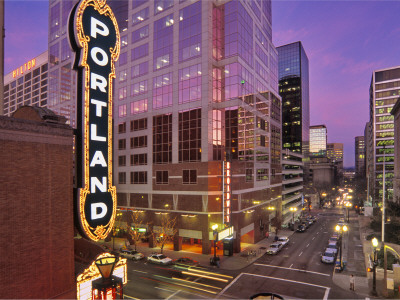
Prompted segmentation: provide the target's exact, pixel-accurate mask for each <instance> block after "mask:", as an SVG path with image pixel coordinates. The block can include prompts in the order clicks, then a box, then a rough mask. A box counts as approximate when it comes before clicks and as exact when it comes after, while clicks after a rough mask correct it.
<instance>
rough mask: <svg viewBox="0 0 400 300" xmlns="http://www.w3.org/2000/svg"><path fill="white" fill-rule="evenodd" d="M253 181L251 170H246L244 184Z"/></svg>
mask: <svg viewBox="0 0 400 300" xmlns="http://www.w3.org/2000/svg"><path fill="white" fill-rule="evenodd" d="M251 181H253V169H246V182H251Z"/></svg>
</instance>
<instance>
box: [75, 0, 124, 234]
mask: <svg viewBox="0 0 400 300" xmlns="http://www.w3.org/2000/svg"><path fill="white" fill-rule="evenodd" d="M68 29H69V41H70V45H71V48H72V49H73V51H74V52H76V53H75V62H74V69H76V70H78V101H77V127H78V129H77V135H76V153H77V160H76V170H77V171H76V174H77V187H78V189H77V193H76V195H77V201H76V215H77V218H78V219H77V221H78V222H77V223H78V226H79V229H80V231H81V233H82V234H83V235H84V236H86V237H87V238H90V239H92V240H95V241H97V240H99V239H104V238H106V237H107V235H108V234H109V233H110V231H111V230H112V227H113V225H114V221H115V214H116V207H117V197H116V189H115V186H112V80H113V78H115V66H114V63H115V61H117V59H118V56H119V50H120V36H119V30H118V24H117V20H116V18H115V16H114V14H113V12H112V11H111V8H110V7H109V6H108V5H107V4H106V1H105V0H81V1H79V2H78V3H77V4H76V6H75V7H74V8H73V10H72V12H71V14H70V17H69V24H68Z"/></svg>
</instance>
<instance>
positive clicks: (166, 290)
mask: <svg viewBox="0 0 400 300" xmlns="http://www.w3.org/2000/svg"><path fill="white" fill-rule="evenodd" d="M154 288H155V289H159V290H162V291H165V292H169V293H175V292H176V291H172V290H168V289H163V288H160V287H158V286H155V287H154Z"/></svg>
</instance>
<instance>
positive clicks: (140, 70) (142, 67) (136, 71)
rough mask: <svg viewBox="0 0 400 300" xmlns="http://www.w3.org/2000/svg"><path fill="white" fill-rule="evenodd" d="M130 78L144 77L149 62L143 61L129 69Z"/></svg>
mask: <svg viewBox="0 0 400 300" xmlns="http://www.w3.org/2000/svg"><path fill="white" fill-rule="evenodd" d="M131 72H132V74H131V78H135V77H139V76H143V75H146V74H147V73H148V72H149V62H148V61H145V62H143V63H141V64H138V65H135V66H133V67H132V68H131Z"/></svg>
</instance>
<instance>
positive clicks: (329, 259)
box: [321, 248, 336, 264]
mask: <svg viewBox="0 0 400 300" xmlns="http://www.w3.org/2000/svg"><path fill="white" fill-rule="evenodd" d="M335 256H336V254H335V253H334V252H333V251H332V250H331V249H329V248H327V249H325V251H324V253H322V255H321V261H322V262H323V263H327V264H333V263H334V262H335Z"/></svg>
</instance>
